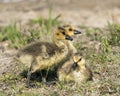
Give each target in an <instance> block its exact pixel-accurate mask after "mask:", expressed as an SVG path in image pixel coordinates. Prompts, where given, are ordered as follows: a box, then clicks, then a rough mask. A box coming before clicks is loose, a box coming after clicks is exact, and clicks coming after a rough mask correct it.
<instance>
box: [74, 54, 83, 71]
mask: <svg viewBox="0 0 120 96" xmlns="http://www.w3.org/2000/svg"><path fill="white" fill-rule="evenodd" d="M73 61H74V63H73V64H72V68H73V70H80V69H84V68H85V59H84V58H82V57H81V56H80V55H78V54H75V55H74V56H73Z"/></svg>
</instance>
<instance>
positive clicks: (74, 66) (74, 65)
mask: <svg viewBox="0 0 120 96" xmlns="http://www.w3.org/2000/svg"><path fill="white" fill-rule="evenodd" d="M77 66H78V65H77V63H76V62H74V63H73V65H72V68H73V69H74V70H75V69H76V67H77Z"/></svg>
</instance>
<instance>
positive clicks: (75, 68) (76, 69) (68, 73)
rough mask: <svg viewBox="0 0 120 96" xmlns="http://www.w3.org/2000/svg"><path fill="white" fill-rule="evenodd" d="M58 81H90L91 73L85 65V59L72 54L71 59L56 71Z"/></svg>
mask: <svg viewBox="0 0 120 96" xmlns="http://www.w3.org/2000/svg"><path fill="white" fill-rule="evenodd" d="M57 74H58V79H59V81H62V82H67V83H68V82H76V83H81V82H86V81H88V80H92V72H91V70H90V69H89V67H88V66H86V65H85V59H84V58H82V57H81V56H80V55H79V54H77V53H76V54H74V56H73V58H71V59H70V60H68V61H67V62H66V63H65V64H63V66H62V67H61V68H60V69H59V70H58V72H57Z"/></svg>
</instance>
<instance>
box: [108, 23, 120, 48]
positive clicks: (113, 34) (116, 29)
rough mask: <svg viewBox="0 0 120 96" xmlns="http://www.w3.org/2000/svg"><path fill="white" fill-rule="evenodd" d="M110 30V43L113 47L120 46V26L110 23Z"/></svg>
mask: <svg viewBox="0 0 120 96" xmlns="http://www.w3.org/2000/svg"><path fill="white" fill-rule="evenodd" d="M108 30H109V32H110V38H109V43H110V44H111V45H114V46H116V45H120V24H111V23H108Z"/></svg>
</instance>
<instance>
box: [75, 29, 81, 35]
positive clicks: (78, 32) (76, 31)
mask: <svg viewBox="0 0 120 96" xmlns="http://www.w3.org/2000/svg"><path fill="white" fill-rule="evenodd" d="M81 33H82V32H80V31H78V30H74V34H75V35H76V34H81Z"/></svg>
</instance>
